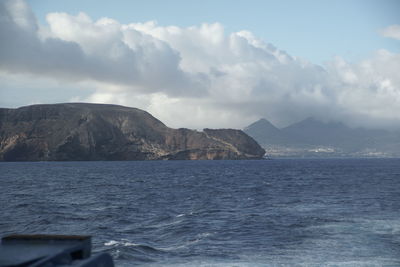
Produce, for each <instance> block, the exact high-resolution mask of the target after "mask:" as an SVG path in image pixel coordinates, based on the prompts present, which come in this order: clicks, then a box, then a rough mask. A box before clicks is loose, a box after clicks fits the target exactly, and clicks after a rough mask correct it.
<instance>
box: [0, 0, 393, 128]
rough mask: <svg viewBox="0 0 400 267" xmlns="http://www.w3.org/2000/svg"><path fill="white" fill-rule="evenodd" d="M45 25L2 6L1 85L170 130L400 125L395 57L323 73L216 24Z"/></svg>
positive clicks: (81, 18)
mask: <svg viewBox="0 0 400 267" xmlns="http://www.w3.org/2000/svg"><path fill="white" fill-rule="evenodd" d="M46 19H47V25H38V24H37V21H36V19H35V17H34V16H33V14H32V12H31V11H30V9H29V6H27V5H26V3H25V2H23V1H20V0H17V1H5V2H4V1H3V2H0V20H1V23H0V39H1V40H4V42H3V41H2V42H0V74H1V73H3V74H2V75H0V84H1V80H2V79H3V81H6V80H7V79H8V78H7V77H11V76H12V75H19V76H24V77H25V78H22V80H24V84H27V81H29V80H32V79H35V77H36V79H39V80H43V81H45V80H46V79H53V80H56V81H58V82H61V83H66V84H68V86H70V87H71V89H73V90H72V91H73V92H76V93H75V94H76V95H75V96H72V97H71V93H69V94H65V93H63V92H61V91H62V89H61V88H59V89H58V90H60V95H65V96H66V98H65V101H70V100H71V99H72V100H74V101H89V102H102V103H115V104H122V105H127V106H135V107H138V108H142V109H146V110H147V111H149V112H151V113H152V114H153V115H154V116H156V117H158V118H160V119H161V120H162V121H164V122H165V123H167V125H170V126H172V127H190V128H202V127H235V128H242V127H244V126H246V125H247V124H249V123H251V122H253V121H254V120H256V119H259V118H260V117H266V118H268V119H271V120H272V121H273V122H275V123H277V124H278V125H280V126H283V125H285V124H288V123H292V122H294V121H298V120H301V119H304V118H305V117H309V116H315V117H318V118H320V119H324V120H331V119H333V120H341V121H344V122H347V123H348V124H350V125H354V126H376V125H379V126H385V127H388V126H391V125H393V124H396V123H397V124H398V125H400V124H399V117H398V115H397V114H400V89H399V88H400V80H399V79H400V78H399V76H398V74H397V73H396V70H398V69H400V58H399V57H400V55H399V54H394V53H391V52H389V51H385V50H380V51H377V52H376V54H375V55H374V57H372V58H369V59H366V60H364V61H361V62H358V63H349V62H346V61H345V60H343V59H342V58H336V59H334V60H332V61H331V62H328V63H327V64H326V65H325V66H323V67H322V66H318V65H315V64H312V63H310V62H308V61H306V60H304V59H301V58H297V57H294V56H291V55H288V54H287V53H286V52H284V51H281V50H279V49H278V48H276V47H274V46H273V45H271V44H269V43H266V42H265V41H263V40H261V39H259V38H257V37H256V36H254V35H253V34H252V33H251V32H249V31H239V32H233V33H226V32H225V30H224V27H223V25H221V24H219V23H212V24H208V23H204V24H201V25H198V26H191V27H185V28H182V27H177V26H166V27H164V26H159V25H157V23H155V22H152V21H150V22H146V23H131V24H121V23H119V22H118V21H116V20H113V19H110V18H101V19H99V20H97V21H93V20H92V19H91V18H90V17H89V16H87V15H86V14H84V13H79V14H77V15H75V16H73V15H70V14H66V13H50V14H48V15H47V17H46ZM7 75H8V76H7ZM3 84H6V82H3ZM35 87H36V88H37V87H38V86H37V85H36V86H35ZM84 87H88V88H90V90H82V93H79V90H80V89H82V88H84ZM24 88H25V90H26V94H27V95H32V96H33V95H35V93H36V92H38V91H29V90H30V89H32V88H29V86H25V87H24ZM1 89H2V88H1V85H0V92H1ZM6 92H7V90H6V89H3V94H5V93H6ZM88 94H89V95H88ZM37 98H38V96H37V95H35V99H37ZM42 98H43V99H44V100H43V102H46V96H45V95H42ZM47 101H51V99H48V100H47ZM26 104H27V103H26Z"/></svg>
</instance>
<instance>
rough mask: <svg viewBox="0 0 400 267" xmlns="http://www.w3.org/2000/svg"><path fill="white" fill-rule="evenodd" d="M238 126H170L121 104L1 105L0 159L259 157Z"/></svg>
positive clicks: (260, 153)
mask: <svg viewBox="0 0 400 267" xmlns="http://www.w3.org/2000/svg"><path fill="white" fill-rule="evenodd" d="M264 153H265V151H264V149H262V148H261V147H260V146H259V145H258V144H257V142H256V141H254V140H253V139H252V138H251V137H249V136H248V135H246V134H245V133H244V132H242V131H240V130H233V129H216V130H211V129H204V131H203V132H200V131H194V130H189V129H185V128H181V129H172V128H169V127H167V126H165V125H164V124H163V123H162V122H161V121H159V120H157V119H156V118H154V117H153V116H151V115H150V114H149V113H147V112H145V111H143V110H140V109H136V108H128V107H123V106H117V105H102V104H85V103H67V104H54V105H33V106H27V107H21V108H18V109H4V108H3V109H0V161H46V160H153V159H180V160H186V159H257V158H262V157H263V155H264Z"/></svg>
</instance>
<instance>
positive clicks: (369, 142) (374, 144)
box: [244, 118, 400, 157]
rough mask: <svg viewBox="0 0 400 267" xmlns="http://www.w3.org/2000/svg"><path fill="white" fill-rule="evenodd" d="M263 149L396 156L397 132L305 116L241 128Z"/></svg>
mask: <svg viewBox="0 0 400 267" xmlns="http://www.w3.org/2000/svg"><path fill="white" fill-rule="evenodd" d="M244 131H245V132H246V133H247V134H248V135H250V136H252V137H253V138H254V139H255V140H256V141H257V142H259V143H260V144H261V145H262V146H263V147H264V148H265V149H267V153H268V152H270V153H273V154H277V155H280V154H282V155H291V156H346V157H347V156H400V133H399V132H390V131H385V130H371V129H364V128H355V129H354V128H350V127H348V126H346V125H345V124H343V123H340V122H322V121H319V120H317V119H315V118H307V119H305V120H303V121H300V122H298V123H294V124H292V125H289V126H288V127H285V128H282V129H278V128H277V127H275V126H274V125H272V124H271V123H270V122H268V121H267V120H266V119H261V120H259V121H257V122H255V123H253V124H251V125H249V126H248V127H246V128H245V129H244Z"/></svg>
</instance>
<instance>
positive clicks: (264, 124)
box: [243, 119, 286, 144]
mask: <svg viewBox="0 0 400 267" xmlns="http://www.w3.org/2000/svg"><path fill="white" fill-rule="evenodd" d="M243 131H244V132H245V133H247V134H248V135H250V136H251V137H253V138H254V139H255V140H258V141H257V142H259V143H260V144H263V143H268V142H269V141H270V140H273V142H274V143H281V142H282V143H285V141H286V140H285V138H284V136H283V135H282V131H281V130H279V129H278V128H276V127H275V126H274V125H273V124H272V123H271V122H269V121H268V120H266V119H260V120H258V121H256V122H254V123H252V124H250V125H249V126H247V127H246V128H245V129H244V130H243Z"/></svg>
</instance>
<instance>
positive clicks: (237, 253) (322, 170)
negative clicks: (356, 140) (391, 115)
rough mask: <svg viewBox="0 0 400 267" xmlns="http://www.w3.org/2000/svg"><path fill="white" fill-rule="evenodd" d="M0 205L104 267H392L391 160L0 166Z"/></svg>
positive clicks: (9, 219) (397, 225) (398, 251)
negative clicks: (86, 240)
mask: <svg viewBox="0 0 400 267" xmlns="http://www.w3.org/2000/svg"><path fill="white" fill-rule="evenodd" d="M0 203H1V204H0V212H1V215H0V233H1V234H2V235H6V234H12V233H26V234H28V233H52V234H85V235H86V234H89V235H92V236H93V249H94V252H109V253H110V254H111V255H112V256H113V257H114V260H115V263H116V266H400V159H340V160H339V159H325V160H318V159H314V160H306V159H302V160H293V159H282V160H279V159H276V160H260V161H146V162H34V163H32V162H31V163H27V162H25V163H24V162H22V163H4V162H3V163H0Z"/></svg>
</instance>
